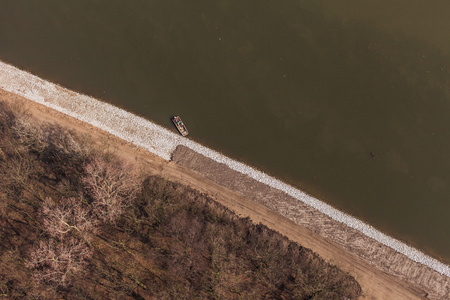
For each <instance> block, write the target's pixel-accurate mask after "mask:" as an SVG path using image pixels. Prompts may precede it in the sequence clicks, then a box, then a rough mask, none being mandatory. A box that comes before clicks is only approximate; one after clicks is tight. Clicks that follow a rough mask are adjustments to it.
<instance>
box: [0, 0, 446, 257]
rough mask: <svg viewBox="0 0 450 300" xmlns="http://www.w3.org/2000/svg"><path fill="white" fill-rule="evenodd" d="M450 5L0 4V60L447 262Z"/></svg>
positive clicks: (286, 1) (155, 0) (185, 0)
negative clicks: (183, 137) (180, 136)
mask: <svg viewBox="0 0 450 300" xmlns="http://www.w3.org/2000/svg"><path fill="white" fill-rule="evenodd" d="M448 11H450V2H448V1H440V0H437V1H433V2H429V1H419V0H409V1H372V0H368V1H356V0H346V1H331V0H315V1H300V0H271V1H269V0H258V1H256V0H247V1H237V0H215V1H210V0H164V1H162V0H136V1H118V0H96V1H93V0H89V1H87V0H78V1H56V0H52V1H49V0H42V1H33V0H21V1H16V0H3V1H0V59H1V60H3V61H5V62H7V63H10V64H13V65H15V66H17V67H19V68H21V69H24V70H27V71H30V72H32V73H34V74H36V75H38V76H40V77H43V78H45V79H48V80H50V81H53V82H57V83H59V84H61V85H63V86H65V87H68V88H70V89H74V90H76V91H79V92H83V93H86V94H89V95H92V96H94V97H96V98H100V99H103V100H105V101H108V102H111V103H113V104H115V105H118V106H120V107H122V108H125V109H127V110H130V111H132V112H134V113H137V114H139V115H142V116H144V117H146V118H149V119H150V120H153V121H155V122H156V123H158V124H161V125H163V126H166V127H168V128H171V129H173V130H175V129H174V128H173V126H172V124H171V123H170V116H172V115H174V114H179V115H181V116H182V118H183V120H184V121H185V123H186V125H187V127H188V129H189V131H190V137H191V138H192V139H194V140H196V141H198V142H201V143H202V144H204V145H206V146H209V147H211V148H213V149H216V150H219V151H221V152H223V153H224V154H226V155H228V156H231V157H233V158H236V159H238V160H241V161H244V162H246V163H248V164H250V165H252V166H255V167H257V168H259V169H261V170H263V171H265V172H267V173H269V174H270V175H273V176H276V177H279V178H280V179H282V180H284V181H286V182H288V183H291V184H293V185H295V186H297V187H299V188H301V189H302V190H304V191H306V192H308V193H310V194H312V195H314V196H316V197H318V198H320V199H322V200H323V201H325V202H327V203H329V204H331V205H333V206H335V207H336V208H339V209H341V210H343V211H345V212H347V213H350V214H352V215H354V216H356V217H358V218H360V219H363V220H365V221H367V222H368V223H370V224H372V225H374V226H375V227H376V228H378V229H380V230H381V231H384V232H386V233H388V234H390V235H392V236H394V237H396V238H399V239H400V240H402V241H404V242H406V243H408V244H411V245H412V246H415V247H417V248H419V249H421V250H423V251H424V252H426V253H427V254H430V255H432V256H434V257H436V258H438V259H441V260H442V261H445V262H447V263H449V262H450V218H449V212H450V158H449V154H450V139H449V134H450V92H449V83H450V72H449V70H450V38H449V35H448V33H449V32H450V18H448Z"/></svg>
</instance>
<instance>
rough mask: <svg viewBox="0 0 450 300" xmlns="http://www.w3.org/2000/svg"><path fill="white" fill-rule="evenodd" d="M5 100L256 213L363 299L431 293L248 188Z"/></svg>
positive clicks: (10, 97)
mask: <svg viewBox="0 0 450 300" xmlns="http://www.w3.org/2000/svg"><path fill="white" fill-rule="evenodd" d="M0 100H3V101H9V102H11V103H15V104H18V105H20V107H23V108H24V109H27V110H28V111H29V112H31V113H32V115H34V116H35V117H36V118H37V119H38V120H42V121H47V122H51V123H57V124H59V125H61V126H66V127H68V128H70V129H72V130H75V131H77V132H80V133H88V134H90V135H91V136H92V138H93V140H95V141H97V143H98V144H99V145H104V146H105V145H107V146H108V147H109V150H112V151H114V152H115V153H116V154H117V155H118V156H120V157H122V158H123V159H125V160H128V161H131V162H137V163H138V164H139V165H140V166H142V167H143V168H145V169H146V170H147V171H148V172H150V173H152V174H155V175H160V176H162V177H164V178H166V179H169V180H172V181H177V182H180V183H182V184H186V185H189V186H190V187H192V188H194V189H197V190H199V191H201V192H204V193H207V194H208V195H210V196H211V197H212V198H213V199H215V200H216V201H218V202H219V203H221V204H223V205H225V206H227V207H229V208H230V209H231V210H233V211H234V212H235V213H237V214H238V215H240V216H244V217H250V219H252V220H253V221H254V222H255V223H262V224H264V225H266V226H268V227H269V228H272V229H274V230H276V231H278V232H280V233H282V234H283V235H285V236H287V237H288V238H289V239H291V240H293V241H296V242H298V243H299V244H301V245H302V246H304V247H307V248H310V249H312V250H313V251H315V252H316V253H318V254H319V255H320V256H322V257H323V258H325V259H326V260H328V261H330V262H332V263H334V264H336V265H337V266H339V267H340V268H341V269H343V270H344V271H347V272H349V273H350V274H351V275H353V276H354V277H355V278H356V280H357V281H358V282H359V283H360V285H361V287H362V289H363V297H362V298H363V299H422V298H426V295H427V293H426V292H425V291H423V290H421V289H420V288H418V287H415V286H413V285H411V284H409V283H407V282H406V281H403V280H400V279H398V278H395V277H393V276H391V275H388V274H386V273H385V272H382V271H380V270H379V269H377V268H374V267H373V266H371V265H369V264H368V263H367V262H365V261H363V260H362V259H360V258H358V257H356V256H354V255H353V254H351V253H349V252H348V251H346V250H344V249H343V248H342V247H340V246H338V245H337V244H335V243H333V242H331V241H329V240H327V239H325V238H323V237H321V236H319V235H318V234H316V233H314V232H312V231H311V230H309V229H307V228H305V227H303V226H299V225H297V224H295V223H294V222H292V221H290V220H288V219H286V218H284V217H282V216H281V215H279V214H276V213H274V212H273V211H272V210H270V209H269V208H267V207H266V206H263V205H261V204H259V203H256V202H255V201H253V200H251V199H250V198H248V197H246V196H244V195H243V194H242V193H238V192H236V191H234V190H231V189H228V188H226V187H224V186H222V185H219V184H218V183H216V182H214V181H212V180H210V179H208V178H207V177H205V176H204V175H203V174H201V173H200V172H197V171H194V170H192V169H189V168H186V167H184V166H182V165H180V164H176V163H174V162H168V161H165V160H163V159H161V158H159V157H157V156H155V155H153V154H151V153H149V152H147V151H143V150H142V149H140V148H137V147H136V146H134V145H132V144H130V143H127V142H124V141H123V140H121V139H118V138H116V137H114V136H112V135H110V134H108V133H105V132H103V131H101V130H99V129H97V128H95V127H93V126H91V125H87V124H85V123H83V122H81V121H78V120H76V119H74V118H71V117H68V116H66V115H63V114H61V113H59V112H56V111H54V110H51V109H49V108H47V107H44V106H42V105H39V104H36V103H35V102H32V101H29V100H26V99H24V98H22V97H19V96H17V95H14V94H11V93H8V92H5V91H3V90H0ZM443 288H446V287H443Z"/></svg>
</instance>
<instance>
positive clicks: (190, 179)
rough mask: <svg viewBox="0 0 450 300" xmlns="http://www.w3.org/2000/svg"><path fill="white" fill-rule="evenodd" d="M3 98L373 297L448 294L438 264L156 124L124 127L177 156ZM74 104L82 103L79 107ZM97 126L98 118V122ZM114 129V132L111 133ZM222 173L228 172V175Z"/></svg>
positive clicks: (36, 95) (53, 92) (28, 88)
mask: <svg viewBox="0 0 450 300" xmlns="http://www.w3.org/2000/svg"><path fill="white" fill-rule="evenodd" d="M1 67H2V66H1V65H0V68H1ZM8 80H9V83H10V84H13V83H14V82H13V80H23V79H21V78H12V79H11V78H9V79H8ZM21 84H22V85H20V84H18V85H17V86H16V89H17V91H18V92H19V93H20V94H22V95H26V96H27V98H30V99H32V100H34V101H38V102H42V101H43V102H47V103H45V104H46V105H47V106H50V107H52V105H55V103H56V101H54V100H55V99H52V97H58V95H61V93H60V92H59V91H60V90H63V89H62V88H59V87H57V86H54V85H51V84H49V85H48V86H44V88H45V89H46V90H47V91H49V92H48V93H47V94H46V97H43V96H42V93H41V92H40V90H39V89H42V85H45V84H46V83H45V82H43V83H40V84H39V85H37V84H35V82H31V84H30V82H27V84H23V82H22V83H21ZM62 94H63V95H69V96H70V95H72V96H73V95H75V96H76V94H75V93H73V92H70V91H67V90H65V91H64V93H62ZM0 96H1V98H2V99H6V100H8V101H13V102H20V103H21V105H23V106H26V107H28V108H29V109H30V111H31V112H33V114H35V115H36V116H37V117H39V118H41V119H43V120H48V121H51V122H56V123H58V124H61V125H66V126H69V127H71V128H73V129H76V130H78V131H80V132H89V133H90V134H92V135H94V136H95V137H96V138H97V139H98V140H99V141H105V142H106V143H107V144H108V145H109V146H110V147H112V148H114V149H116V152H117V154H118V155H120V156H122V157H124V158H126V159H130V160H133V161H138V162H139V163H140V164H141V165H143V166H146V168H147V169H148V170H149V171H150V172H152V173H154V174H159V175H161V176H163V177H165V178H167V179H170V180H175V181H179V182H182V183H184V184H188V185H190V186H191V187H193V188H196V189H198V190H200V191H202V192H206V193H208V194H210V195H212V196H213V197H214V198H215V199H216V200H217V201H219V202H221V203H223V204H225V205H227V206H228V207H230V208H231V209H233V210H234V211H235V212H237V213H238V214H240V215H243V216H249V217H251V218H252V219H253V220H254V221H255V222H261V223H263V224H265V225H267V226H269V227H271V228H273V229H275V230H277V231H280V232H281V233H283V234H285V235H287V236H288V237H289V238H291V239H292V240H295V241H297V242H299V243H301V244H302V245H304V246H305V247H308V248H311V249H313V250H314V251H315V252H317V253H319V254H320V255H321V256H323V257H325V258H326V259H329V260H331V261H332V262H334V263H335V264H337V265H339V266H340V267H341V268H343V269H344V270H346V271H348V272H350V273H351V274H352V275H354V276H355V277H356V279H357V280H358V281H359V282H360V283H361V285H362V287H363V291H364V292H365V295H366V296H367V297H368V298H370V297H371V296H375V297H376V298H379V299H385V298H390V299H392V298H407V299H411V298H413V297H414V296H416V297H418V296H425V295H427V294H428V297H429V298H436V299H440V298H446V297H448V296H449V289H450V287H449V277H447V276H445V275H443V274H439V272H437V271H436V270H433V269H432V268H429V267H427V266H425V265H423V264H420V263H416V262H414V261H413V260H411V259H409V258H408V257H406V256H405V255H403V254H401V253H399V252H398V251H394V250H393V249H392V248H390V247H387V246H385V245H383V244H381V243H379V242H376V241H374V240H373V239H371V238H369V237H367V236H366V235H364V234H362V233H361V232H360V231H358V230H355V229H354V228H350V227H348V226H346V225H344V224H342V223H340V222H337V221H336V220H333V219H332V218H330V217H328V216H326V215H324V214H323V213H322V212H320V211H318V210H317V209H314V208H312V207H311V206H308V205H306V204H305V203H302V202H300V201H298V199H295V198H293V197H292V196H290V195H288V194H287V193H286V192H284V191H282V190H279V189H275V188H273V187H269V186H267V185H266V184H262V183H261V180H255V178H254V177H253V178H252V176H253V175H254V174H247V175H244V174H242V172H241V173H239V172H237V173H236V170H232V169H230V168H229V166H227V165H225V164H224V163H220V160H219V159H215V160H213V159H211V158H207V157H205V156H203V155H201V154H199V153H198V152H194V151H192V150H190V148H187V147H179V148H177V150H175V146H177V145H178V144H183V143H182V142H179V143H178V144H177V143H172V144H170V143H169V145H168V144H167V143H165V140H164V139H165V137H164V136H161V132H160V129H159V128H156V129H152V128H149V130H150V132H152V130H154V131H153V133H154V135H152V134H148V132H147V133H146V134H145V136H143V137H140V136H139V135H136V133H135V132H131V131H132V128H133V126H134V127H135V128H136V126H140V125H141V124H139V120H138V121H136V122H135V123H136V124H134V122H131V124H129V125H130V126H129V127H127V128H128V129H127V130H129V131H130V132H129V136H130V137H131V139H129V140H130V141H131V142H132V143H133V144H138V145H140V146H141V147H143V146H142V143H147V142H149V141H147V140H146V139H149V138H150V137H151V139H152V141H151V143H150V144H151V145H153V146H151V147H153V149H148V150H149V151H152V150H153V151H152V152H154V153H156V154H158V155H159V156H162V157H164V158H166V159H167V158H168V157H167V153H174V160H173V162H168V161H167V160H164V159H161V158H159V157H157V156H156V155H153V154H151V153H149V152H147V151H143V150H142V149H141V148H138V147H136V146H135V145H133V144H130V143H126V142H125V141H123V140H120V139H118V138H116V137H114V136H113V135H111V134H108V133H106V132H104V131H101V130H99V129H97V128H95V127H93V126H91V125H88V124H86V123H83V122H80V121H79V120H76V119H74V118H71V117H68V116H66V115H63V114H60V113H58V112H56V111H54V110H50V109H48V108H46V107H44V106H41V105H38V104H36V103H34V102H31V101H26V100H24V99H23V98H20V97H18V96H17V95H14V94H10V93H7V92H4V91H2V92H1V94H0ZM79 96H80V97H81V98H82V99H81V101H78V102H77V103H75V102H73V101H70V99H59V100H61V102H59V104H61V103H63V104H64V105H66V107H63V108H64V109H66V110H71V109H73V110H75V111H76V109H78V110H79V109H80V108H81V111H82V108H83V101H86V102H85V103H88V102H89V101H90V100H89V99H88V97H86V96H81V95H79ZM83 97H85V98H86V99H84V98H83ZM74 105H77V106H78V107H74ZM80 105H81V107H80ZM114 113H115V114H117V115H115V117H117V118H119V119H121V118H122V119H123V122H128V123H130V122H129V121H128V119H127V116H125V115H121V114H122V111H120V110H117V111H114ZM94 125H96V124H95V123H94ZM112 133H113V134H114V132H112ZM171 138H173V139H174V140H178V139H179V137H178V136H176V135H175V136H171ZM147 144H148V143H147ZM174 145H175V146H174ZM186 158H189V159H186ZM237 164H238V163H237ZM238 167H239V165H238ZM224 174H227V175H226V176H225V177H223V176H224ZM239 185H240V187H239ZM283 216H284V217H283ZM289 219H290V220H289ZM318 220H320V222H319V221H318ZM294 222H295V223H297V224H295V223H294ZM299 225H302V226H299ZM374 265H375V266H376V267H374ZM444 267H445V266H444ZM444 271H445V269H444ZM388 273H389V274H390V275H388Z"/></svg>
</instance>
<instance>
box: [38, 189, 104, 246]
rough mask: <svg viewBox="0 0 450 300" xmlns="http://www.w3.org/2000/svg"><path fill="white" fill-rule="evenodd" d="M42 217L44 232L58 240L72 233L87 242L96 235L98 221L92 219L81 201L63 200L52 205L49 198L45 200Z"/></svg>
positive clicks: (73, 199) (74, 199)
mask: <svg viewBox="0 0 450 300" xmlns="http://www.w3.org/2000/svg"><path fill="white" fill-rule="evenodd" d="M42 216H43V217H44V218H43V219H44V221H43V223H44V230H45V231H46V232H47V233H48V234H50V235H51V236H52V237H56V238H59V239H60V240H61V239H63V238H64V236H66V235H68V234H70V233H72V232H74V233H75V234H76V235H78V236H80V237H82V238H83V239H84V240H86V241H89V240H90V239H91V237H92V235H93V234H95V233H97V226H98V221H97V219H96V218H93V217H92V215H91V212H90V209H89V208H86V207H84V206H83V203H82V202H81V199H76V198H63V199H61V200H60V201H59V202H58V203H54V202H53V201H52V199H51V198H46V199H45V201H44V203H43V205H42Z"/></svg>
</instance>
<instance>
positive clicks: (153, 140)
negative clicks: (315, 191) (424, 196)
mask: <svg viewBox="0 0 450 300" xmlns="http://www.w3.org/2000/svg"><path fill="white" fill-rule="evenodd" d="M0 88H2V89H4V90H6V91H9V92H12V93H15V94H18V95H20V96H23V97H25V98H27V99H30V100H32V101H35V102H37V103H40V104H43V105H45V106H47V107H50V108H52V109H55V110H57V111H59V112H62V113H64V114H67V115H69V116H72V117H74V118H77V119H79V120H81V121H83V122H86V123H88V124H91V125H93V126H96V127H98V128H100V129H102V130H104V131H106V132H109V133H111V134H113V135H115V136H117V137H120V138H122V139H124V140H126V141H128V142H131V143H133V144H135V145H136V146H139V147H141V148H143V149H145V150H147V151H150V152H152V153H154V154H156V155H158V156H160V157H162V158H163V159H166V160H170V159H171V156H172V154H173V153H174V152H175V149H176V148H177V146H180V145H182V146H185V147H187V148H189V149H191V150H192V151H195V152H196V153H198V154H201V155H203V156H204V157H206V158H208V159H211V160H212V161H215V162H217V163H220V164H223V165H225V166H227V167H228V168H229V169H231V170H233V171H236V172H238V173H240V174H243V175H245V176H248V177H249V178H251V179H252V180H255V181H256V182H259V183H261V184H264V185H266V186H268V187H270V188H271V189H275V190H277V191H280V192H282V193H284V194H286V195H288V196H289V197H291V198H292V199H296V201H301V203H303V204H304V205H306V206H305V207H310V208H313V209H315V210H317V211H319V212H321V213H323V214H325V215H326V216H328V217H329V218H331V219H332V220H334V221H336V222H339V223H342V224H345V225H346V226H347V227H349V228H350V229H352V230H356V231H358V232H360V233H362V234H364V235H365V236H367V237H369V238H372V239H374V240H375V241H377V242H378V243H380V244H382V245H385V246H387V247H389V248H390V249H392V250H394V251H395V252H398V253H400V254H402V255H404V256H406V257H408V258H409V259H410V260H412V261H413V262H416V263H420V264H422V265H424V266H427V267H429V268H431V269H432V270H434V271H436V272H438V273H440V274H442V275H445V276H447V278H448V277H450V267H449V266H448V265H446V264H444V263H442V262H440V261H438V260H436V259H434V258H432V257H430V256H427V255H425V254H424V253H422V252H420V251H419V250H417V249H415V248H412V247H410V246H408V245H406V244H404V243H402V242H400V241H399V240H396V239H394V238H392V237H390V236H388V235H386V234H384V233H382V232H380V231H378V230H376V229H375V228H373V227H372V226H370V225H368V224H366V223H364V222H362V221H360V220H358V219H356V218H354V217H352V216H350V215H348V214H346V213H343V212H341V211H338V210H336V209H334V208H333V207H331V206H330V205H328V204H326V203H324V202H322V201H320V200H318V199H316V198H314V197H311V196H309V195H307V194H305V193H304V192H302V191H300V190H299V189H296V188H294V187H292V186H290V185H288V184H286V183H283V182H281V181H280V180H278V179H276V178H273V177H271V176H269V175H267V174H265V173H263V172H260V171H258V170H256V169H254V168H252V167H250V166H247V165H245V164H243V163H241V162H238V161H235V160H233V159H231V158H228V157H226V156H224V155H222V154H220V153H218V152H217V151H214V150H212V149H209V148H207V147H204V146H202V145H200V144H198V143H196V142H194V141H192V140H189V139H187V138H184V137H181V136H179V135H178V134H175V133H173V132H171V131H169V130H167V129H165V128H163V127H161V126H159V125H157V124H155V123H153V122H150V121H148V120H146V119H144V118H142V117H139V116H136V115H134V114H131V113H129V112H127V111H125V110H123V109H119V108H117V107H115V106H113V105H110V104H107V103H104V102H101V101H98V100H96V99H94V98H92V97H89V96H86V95H82V94H79V93H76V92H73V91H70V90H67V89H65V88H62V87H60V86H58V85H56V84H53V83H50V82H48V81H45V80H43V79H41V78H39V77H37V76H34V75H32V74H29V73H27V72H24V71H22V70H19V69H17V68H15V67H13V66H11V65H8V64H5V63H3V62H0ZM292 205H293V204H292Z"/></svg>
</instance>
